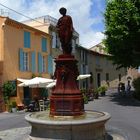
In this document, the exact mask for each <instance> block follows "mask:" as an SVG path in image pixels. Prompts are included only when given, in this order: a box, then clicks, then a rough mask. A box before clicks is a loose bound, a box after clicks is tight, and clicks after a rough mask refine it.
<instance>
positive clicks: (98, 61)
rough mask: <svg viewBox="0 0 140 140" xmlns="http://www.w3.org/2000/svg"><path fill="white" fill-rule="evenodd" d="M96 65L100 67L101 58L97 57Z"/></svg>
mask: <svg viewBox="0 0 140 140" xmlns="http://www.w3.org/2000/svg"><path fill="white" fill-rule="evenodd" d="M96 65H100V58H99V56H96Z"/></svg>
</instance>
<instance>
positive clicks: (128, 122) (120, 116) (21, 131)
mask: <svg viewBox="0 0 140 140" xmlns="http://www.w3.org/2000/svg"><path fill="white" fill-rule="evenodd" d="M85 109H90V110H98V111H106V112H109V113H110V114H111V115H112V118H111V120H109V122H108V123H107V127H106V128H107V132H108V134H109V135H108V136H107V140H140V131H139V126H140V123H139V122H140V121H139V115H140V102H139V101H136V100H134V99H131V98H128V99H126V98H120V97H119V96H118V95H116V94H108V95H107V96H105V97H100V99H98V100H94V101H93V102H89V104H87V105H86V107H85ZM14 115H15V116H17V118H19V117H20V116H18V114H11V115H8V114H7V113H2V114H1V115H0V121H3V120H4V118H5V117H7V119H8V120H9V119H10V116H14ZM23 115H24V114H23ZM23 115H22V117H23ZM12 119H13V118H11V120H12ZM15 119H16V118H15ZM23 119H24V118H23ZM5 120H6V119H5ZM7 125H8V124H7ZM26 126H29V125H26ZM0 127H1V126H0ZM11 128H12V127H11ZM1 130H2V129H1ZM30 131H31V127H23V126H20V128H14V129H7V130H2V131H0V140H29V134H30Z"/></svg>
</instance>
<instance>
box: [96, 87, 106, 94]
mask: <svg viewBox="0 0 140 140" xmlns="http://www.w3.org/2000/svg"><path fill="white" fill-rule="evenodd" d="M97 91H98V93H104V92H106V91H107V86H100V87H99V88H98V89H97Z"/></svg>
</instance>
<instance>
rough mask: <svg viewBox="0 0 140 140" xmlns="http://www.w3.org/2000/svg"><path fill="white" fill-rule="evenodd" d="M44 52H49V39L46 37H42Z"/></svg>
mask: <svg viewBox="0 0 140 140" xmlns="http://www.w3.org/2000/svg"><path fill="white" fill-rule="evenodd" d="M41 46H42V51H43V52H46V51H47V39H46V38H45V37H42V45H41Z"/></svg>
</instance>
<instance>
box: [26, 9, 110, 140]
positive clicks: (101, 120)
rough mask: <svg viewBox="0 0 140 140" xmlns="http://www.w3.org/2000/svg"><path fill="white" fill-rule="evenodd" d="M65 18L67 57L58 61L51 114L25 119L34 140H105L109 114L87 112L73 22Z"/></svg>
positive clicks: (63, 41) (62, 30)
mask: <svg viewBox="0 0 140 140" xmlns="http://www.w3.org/2000/svg"><path fill="white" fill-rule="evenodd" d="M60 13H61V14H62V15H63V16H62V17H61V18H60V19H59V20H58V23H57V28H58V33H59V37H60V42H61V46H62V50H63V54H62V55H59V56H58V58H57V59H56V60H55V63H56V70H55V74H54V75H55V78H56V79H57V83H56V86H55V88H54V89H53V90H52V95H51V97H50V111H44V112H35V113H31V114H29V115H26V116H25V119H26V120H27V121H28V122H29V123H30V124H31V127H32V129H31V134H30V136H29V137H30V140H105V133H106V132H105V123H106V121H107V120H108V119H110V115H109V114H108V113H107V112H98V111H85V110H84V101H83V96H82V94H81V92H80V91H79V88H78V83H77V80H76V78H77V76H78V75H79V73H78V68H77V60H76V59H75V58H74V56H73V55H71V51H72V47H71V39H72V32H73V25H72V19H71V17H70V16H68V15H66V9H65V8H61V9H60Z"/></svg>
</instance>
